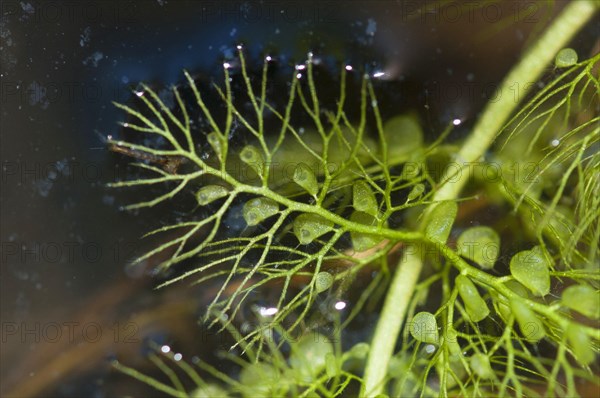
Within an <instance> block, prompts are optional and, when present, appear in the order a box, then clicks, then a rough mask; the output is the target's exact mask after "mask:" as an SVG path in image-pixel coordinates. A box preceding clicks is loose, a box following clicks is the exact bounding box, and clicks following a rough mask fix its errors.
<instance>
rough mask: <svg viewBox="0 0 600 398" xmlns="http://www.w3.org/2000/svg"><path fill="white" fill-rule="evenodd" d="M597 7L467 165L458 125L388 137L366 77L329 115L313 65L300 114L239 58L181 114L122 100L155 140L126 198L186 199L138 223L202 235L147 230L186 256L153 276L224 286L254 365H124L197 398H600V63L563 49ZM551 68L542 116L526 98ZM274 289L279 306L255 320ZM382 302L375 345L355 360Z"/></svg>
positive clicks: (160, 354) (350, 77)
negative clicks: (349, 334) (470, 217)
mask: <svg viewBox="0 0 600 398" xmlns="http://www.w3.org/2000/svg"><path fill="white" fill-rule="evenodd" d="M595 7H596V6H595V5H593V4H592V2H587V1H579V2H574V3H572V4H571V5H569V6H568V7H566V9H565V10H564V11H563V14H561V15H560V16H559V17H558V18H557V20H556V21H555V22H554V23H553V25H551V26H550V27H549V28H548V31H547V32H546V33H545V34H544V35H543V36H542V37H541V38H540V39H539V42H538V43H537V44H535V45H534V46H533V47H532V48H531V49H530V50H529V51H528V53H527V55H526V56H525V57H524V58H523V60H522V61H521V63H520V64H518V65H516V66H515V68H514V69H513V71H512V72H511V74H510V75H509V76H508V77H507V78H506V80H505V82H504V83H503V86H502V87H501V91H500V94H503V96H502V97H500V100H499V101H497V102H495V103H490V105H489V106H488V107H487V108H486V109H485V110H484V112H483V114H482V116H481V118H480V120H479V122H478V123H477V124H476V126H475V127H474V129H473V131H472V133H471V135H470V136H469V137H468V138H467V139H466V140H465V142H464V143H463V144H462V145H461V146H460V147H457V145H455V144H452V145H451V144H448V143H447V142H446V139H447V137H448V135H449V134H450V133H451V131H452V127H453V126H452V125H450V126H448V127H447V128H446V130H445V131H443V132H441V133H440V134H439V138H438V139H436V140H435V141H434V142H426V140H425V137H424V134H423V132H422V131H421V127H420V124H419V121H418V118H417V117H416V116H414V115H412V114H403V115H398V116H394V117H391V118H388V119H386V120H384V117H383V116H382V113H381V111H380V106H379V103H378V99H377V89H376V85H375V84H374V81H373V78H372V77H370V76H369V74H364V75H362V76H361V75H360V73H359V72H357V71H354V70H352V68H350V67H345V66H344V67H342V68H340V77H339V81H338V82H339V91H338V94H337V96H336V98H335V99H334V100H333V101H331V100H327V99H324V98H322V97H321V96H320V86H319V85H318V84H317V81H318V74H319V68H320V66H319V63H318V58H317V57H316V56H314V55H312V54H309V56H308V59H307V61H306V62H305V63H304V64H302V65H299V66H297V67H296V69H295V70H294V71H293V74H292V77H291V79H290V80H289V84H288V85H287V87H286V92H287V94H286V95H287V96H286V99H285V100H284V101H281V99H280V98H277V101H274V100H271V95H272V94H273V90H275V89H274V88H273V87H272V86H271V84H270V80H269V68H270V64H271V62H272V60H271V59H270V57H267V58H266V59H265V61H264V64H263V67H262V69H261V71H260V72H259V73H258V74H259V75H260V78H259V79H255V78H254V74H253V73H251V71H250V68H249V67H248V65H247V63H248V62H247V60H246V56H245V54H244V50H243V48H241V47H239V52H238V55H237V58H236V59H235V60H232V61H231V62H227V63H225V64H224V84H215V85H214V86H212V88H210V89H208V90H209V91H210V93H209V94H207V92H206V90H204V89H203V88H201V87H200V86H199V85H198V84H197V82H196V80H195V79H194V77H192V76H191V75H190V74H189V73H187V72H185V77H186V80H187V84H188V88H187V89H186V91H185V92H184V91H183V90H181V89H178V88H174V89H173V98H174V101H173V102H174V104H175V105H174V106H169V105H167V104H166V103H165V101H164V99H163V98H161V97H160V96H159V95H158V94H157V93H156V92H155V91H153V90H152V89H151V88H150V87H147V86H144V87H143V90H140V91H138V92H137V93H136V94H137V98H139V100H140V101H141V103H142V104H143V105H144V107H145V110H143V111H142V110H137V109H135V108H134V107H130V106H127V105H122V104H116V105H117V106H118V107H120V108H122V109H123V110H124V111H125V112H126V113H127V114H128V115H129V120H128V121H127V123H125V127H127V128H128V129H129V130H131V131H134V132H138V133H140V134H143V135H147V136H150V137H154V138H155V139H152V140H132V141H128V140H124V139H123V140H121V139H112V138H111V139H109V145H110V146H111V148H112V149H113V150H115V151H117V152H120V153H124V154H127V155H131V156H133V157H135V158H137V159H138V160H140V161H139V162H138V163H135V166H137V167H139V168H140V169H141V175H140V176H139V177H137V178H136V179H133V180H128V181H119V182H115V183H113V184H112V186H113V187H142V188H143V187H155V186H159V187H161V189H162V188H163V187H168V188H166V191H161V193H160V194H158V196H156V197H153V198H151V199H148V200H146V201H142V202H139V203H136V204H132V205H129V206H128V208H129V209H142V208H145V207H152V206H156V205H161V204H165V203H167V204H168V203H172V202H174V201H179V200H181V201H184V202H186V201H187V202H193V203H191V204H192V209H193V212H192V213H190V214H191V215H190V216H189V217H188V219H184V220H178V221H177V222H176V223H174V224H172V225H167V226H163V227H160V228H158V229H156V230H154V231H152V232H150V233H149V234H148V235H160V234H164V235H165V236H167V237H168V239H167V240H166V242H164V243H161V244H160V245H158V246H157V247H156V248H155V249H154V250H151V251H150V252H148V253H147V254H145V255H143V256H142V257H140V258H139V259H138V260H137V261H138V262H142V261H144V260H146V259H148V258H150V257H152V256H155V255H157V254H164V253H166V254H167V255H166V256H163V257H164V258H166V259H165V260H164V261H163V262H162V263H161V264H160V265H159V266H158V269H157V270H156V272H157V274H158V275H161V276H163V277H164V278H165V281H164V282H163V283H162V284H161V287H164V286H167V285H173V284H181V285H184V284H185V283H188V282H191V283H195V284H197V283H208V282H209V281H212V282H214V281H217V282H218V284H219V286H220V289H218V291H217V292H216V294H215V295H214V298H213V300H212V302H211V303H210V305H209V306H208V309H207V311H206V318H205V320H206V321H207V322H209V323H210V324H212V325H216V326H218V327H219V330H220V332H221V333H226V334H230V335H232V336H233V338H234V339H235V344H234V346H236V347H239V348H240V349H241V350H242V352H243V356H242V357H239V356H237V355H226V354H225V357H226V358H228V359H229V360H230V361H231V362H232V363H233V364H235V365H236V366H237V367H238V369H239V372H236V373H235V374H225V373H223V372H222V371H221V370H219V369H218V368H217V367H215V366H213V365H211V364H209V363H207V362H204V361H203V360H202V359H197V360H196V361H194V362H195V363H187V362H185V361H182V360H180V359H179V358H175V356H174V355H173V353H171V352H164V351H161V350H160V348H159V347H156V349H155V351H156V353H155V354H151V356H150V359H151V360H152V361H153V362H155V363H156V365H157V367H158V368H159V369H160V370H162V371H163V372H164V374H165V376H166V379H165V380H158V379H154V378H151V377H148V376H145V375H143V374H141V373H139V372H138V371H136V370H134V369H132V368H129V367H127V366H126V362H127V361H126V359H124V360H123V363H124V364H122V363H120V362H115V364H114V366H115V367H116V368H117V369H119V370H121V371H123V372H125V373H127V374H129V375H131V376H133V377H134V378H137V379H139V380H141V381H143V382H145V383H148V384H149V385H151V386H152V387H154V388H156V389H157V390H159V391H162V392H163V393H166V394H168V395H171V396H182V397H184V396H196V397H203V396H206V397H209V396H211V397H213V396H230V395H232V396H240V395H241V396H248V397H250V396H252V397H255V396H338V395H343V394H351V395H358V394H359V393H360V394H361V395H365V396H375V395H377V394H386V395H389V396H491V395H494V396H495V395H498V396H506V395H510V396H513V395H516V396H535V395H546V396H575V395H577V394H578V391H577V385H578V383H579V382H580V381H582V380H585V381H588V382H589V383H593V384H596V385H597V384H598V383H599V382H598V376H597V375H598V363H597V358H598V357H597V354H598V350H599V347H600V327H599V325H598V322H599V320H600V302H599V295H598V293H599V292H598V289H599V279H600V268H599V261H600V250H599V247H598V241H599V240H600V151H599V148H600V146H599V145H600V127H599V126H600V123H599V122H600V116H599V114H600V112H599V108H600V101H599V94H600V81H599V72H598V71H599V67H598V65H599V64H600V55H595V56H593V57H591V58H589V59H584V60H582V61H580V62H578V61H577V54H575V55H573V52H572V50H571V51H564V50H563V51H560V52H559V50H562V48H563V47H564V46H566V44H567V43H568V41H569V40H570V38H571V37H572V36H573V35H574V34H575V33H576V32H577V29H578V28H579V27H581V26H582V25H583V24H584V23H585V22H586V20H587V18H588V16H586V15H588V14H590V15H591V14H593V11H594V8H595ZM557 54H558V55H557ZM555 57H556V59H555ZM580 58H582V57H580ZM551 62H555V68H556V69H555V71H554V76H553V77H552V79H551V81H549V82H548V83H547V84H546V85H545V86H544V87H543V88H542V89H541V90H539V91H538V92H537V93H534V94H533V95H531V96H530V98H528V100H527V102H526V103H525V104H524V105H520V104H519V100H516V99H514V98H512V97H511V96H510V94H509V93H508V92H509V91H508V89H506V87H507V86H508V85H509V84H513V83H514V82H517V83H519V82H522V83H527V82H529V81H535V80H537V79H538V78H539V77H540V75H541V74H542V72H543V71H544V68H545V67H546V66H547V65H548V64H549V63H551ZM350 86H353V87H355V88H356V90H354V91H355V92H353V95H349V94H348V93H349V92H350V88H349V87H350ZM502 90H504V91H502ZM186 95H187V96H190V98H192V99H193V102H194V109H190V107H189V106H188V105H187V102H188V101H187V99H186V98H185V96H186ZM207 96H212V97H211V98H216V101H217V102H219V104H220V105H219V106H217V107H213V105H212V102H214V101H212V100H211V101H210V103H209V101H208V100H207ZM516 109H518V112H515V110H516ZM436 170H444V172H443V173H441V174H440V173H437V172H435V171H436ZM467 183H468V185H467ZM465 187H466V188H465ZM463 188H465V192H468V194H461V191H462V190H463ZM148 192H155V191H154V190H152V189H148ZM478 202H483V203H484V205H487V206H490V207H494V206H495V207H496V208H501V209H504V210H502V211H503V214H502V215H501V217H502V222H501V223H495V224H490V225H486V224H485V223H480V224H479V225H461V224H460V223H459V221H458V218H459V217H460V216H459V214H460V212H461V209H462V210H464V208H465V207H467V206H469V205H472V204H473V203H478ZM371 274H373V275H374V276H371ZM365 275H368V277H365ZM364 278H367V279H369V280H370V282H369V283H368V284H365V283H362V285H361V286H362V287H361V289H363V291H362V293H361V294H359V295H358V296H359V297H358V298H357V299H356V300H355V301H354V302H353V303H352V304H353V305H352V306H351V307H350V308H347V309H345V307H346V305H347V303H346V302H345V301H344V296H345V294H346V293H347V292H348V291H350V290H351V289H352V287H353V286H354V285H356V284H357V283H358V282H360V280H361V279H364ZM267 287H270V288H271V289H275V288H276V289H277V291H278V295H277V297H276V299H275V300H274V301H273V302H272V303H270V305H262V304H257V303H256V302H252V300H251V299H252V297H253V295H254V294H256V292H257V291H260V290H261V289H265V288H267ZM180 288H185V287H184V286H181V287H180ZM382 295H385V299H384V304H383V309H382V310H381V314H380V316H379V318H378V321H377V325H376V326H375V332H374V337H373V338H372V340H367V341H361V342H358V343H356V344H354V345H353V346H351V347H347V346H346V344H342V342H343V338H344V330H345V327H347V325H348V324H349V323H350V322H352V320H353V319H355V318H356V317H357V316H359V315H360V313H361V312H363V311H366V309H367V308H370V309H372V308H373V307H374V306H376V305H377V303H378V302H380V300H381V296H382ZM248 309H249V311H250V312H252V314H253V322H252V323H251V324H249V323H248V322H246V323H244V324H243V325H242V327H240V323H241V322H239V318H240V317H241V314H242V313H245V312H248ZM344 311H345V312H344ZM346 312H347V313H346ZM325 324H326V325H329V326H330V327H329V328H323V325H325ZM325 330H327V331H329V332H328V333H326V332H325ZM398 340H399V341H398ZM184 379H185V380H184Z"/></svg>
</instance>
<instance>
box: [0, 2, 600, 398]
mask: <svg viewBox="0 0 600 398" xmlns="http://www.w3.org/2000/svg"><path fill="white" fill-rule="evenodd" d="M416 3H417V2H406V3H402V4H397V3H395V2H388V1H377V2H368V1H349V2H344V3H341V2H333V1H319V2H317V1H314V2H310V1H308V2H306V1H289V2H283V3H282V2H276V1H264V2H219V1H192V2H190V1H172V0H168V1H160V0H159V1H139V2H133V1H81V2H76V1H64V2H62V1H3V2H2V4H1V6H0V7H1V20H0V29H1V30H0V40H1V42H0V47H1V58H0V61H1V64H0V65H1V81H2V83H1V120H0V126H1V149H0V150H1V157H2V180H1V245H2V268H1V275H0V278H1V281H0V282H1V287H2V290H1V299H2V300H1V305H0V310H1V319H2V358H1V361H0V365H1V380H2V382H1V384H2V386H1V395H2V396H15V397H17V396H18V397H21V396H65V397H67V396H73V397H77V396H96V397H104V396H113V395H122V394H124V393H138V392H139V391H141V390H138V389H137V388H138V387H137V384H136V383H133V382H132V381H131V380H129V379H123V378H122V377H119V376H118V375H114V373H110V370H109V366H108V360H107V358H111V357H113V356H115V355H116V356H119V357H120V358H123V356H124V355H125V356H126V357H127V358H128V359H130V361H129V363H130V364H132V365H135V364H136V363H138V362H140V363H141V359H139V358H141V355H140V354H141V352H142V349H141V348H140V347H141V346H143V344H141V342H143V341H144V339H146V338H148V337H153V338H157V339H159V338H162V339H165V341H167V342H171V343H175V344H177V342H179V345H180V346H181V347H185V346H186V342H190V341H194V336H195V333H196V332H197V330H196V329H194V326H193V325H194V320H195V317H196V315H197V314H198V313H200V309H199V308H195V307H194V305H195V306H196V307H199V306H200V304H197V303H196V304H192V306H191V307H192V309H191V310H190V309H189V297H188V298H187V299H186V297H187V296H189V295H190V293H179V292H178V291H177V290H172V291H167V292H160V293H156V292H154V291H152V286H153V282H152V281H151V280H149V278H147V277H145V276H140V275H138V274H134V273H127V272H126V264H127V263H128V262H129V261H130V260H131V258H132V257H133V256H134V255H135V254H136V253H137V254H139V253H140V252H142V251H143V250H144V248H148V245H149V243H145V242H143V241H140V240H139V239H138V238H139V236H140V235H141V234H142V233H143V232H145V231H147V230H149V229H151V228H153V227H156V226H157V224H158V223H159V222H160V219H161V216H160V214H156V212H153V211H152V210H149V211H142V212H140V213H139V214H131V213H125V212H120V211H119V210H118V208H119V205H121V204H124V203H123V202H124V201H132V200H133V199H135V198H132V197H127V196H126V195H125V196H123V195H115V193H114V192H113V191H110V190H107V189H106V188H105V183H107V182H109V181H112V180H114V179H115V178H116V177H123V176H124V170H123V167H122V164H123V163H122V162H119V161H118V159H117V157H116V156H115V155H114V154H110V153H109V152H108V151H107V150H106V148H105V146H104V144H103V142H102V139H101V138H100V137H101V136H106V135H108V134H115V133H117V132H118V126H117V125H116V122H117V121H119V120H123V117H124V115H123V114H122V112H120V111H118V110H117V109H116V108H115V107H114V106H112V104H111V101H121V102H127V101H128V100H129V99H130V96H131V92H130V90H131V88H134V87H135V86H136V85H137V83H138V82H140V81H146V82H152V83H155V84H157V85H159V86H161V85H165V86H167V85H170V84H176V83H179V82H181V79H182V74H181V70H182V69H183V68H186V69H188V70H190V71H193V72H194V73H196V74H200V75H203V76H213V75H215V74H217V73H220V72H218V71H220V68H221V64H222V62H223V59H226V58H228V57H231V55H232V54H233V53H234V52H235V46H236V45H237V44H239V43H244V46H245V50H246V51H247V52H248V54H249V55H250V58H251V59H258V58H259V57H260V56H263V55H264V54H267V53H269V54H276V55H277V56H278V62H281V63H290V64H292V63H295V62H302V61H303V60H304V59H305V56H306V52H307V51H309V50H310V51H313V52H314V53H315V54H316V55H317V56H321V57H323V58H324V59H327V60H328V61H330V62H331V63H332V65H333V64H336V67H337V65H339V64H341V63H342V62H347V63H350V64H353V65H357V66H360V67H367V69H369V70H371V71H374V72H376V71H381V72H384V73H385V75H384V76H383V78H382V81H389V82H390V87H394V89H393V90H394V91H393V92H391V91H390V92H388V93H387V96H388V97H389V98H391V99H392V100H391V101H390V103H388V104H387V105H386V106H387V111H388V113H389V114H393V113H395V112H400V111H404V110H408V109H414V110H416V111H417V112H418V113H419V114H420V115H421V117H422V119H423V123H424V126H425V129H426V131H427V132H428V134H435V133H436V132H438V131H440V126H443V125H445V124H446V123H447V122H448V121H450V120H453V119H455V118H459V119H461V120H462V121H463V124H462V125H461V127H460V128H458V129H457V131H456V132H455V133H454V134H455V136H460V135H461V134H464V132H466V131H468V127H469V126H470V125H472V122H473V121H474V119H475V117H476V115H477V113H478V112H479V111H480V109H481V106H482V104H483V103H484V101H485V99H486V95H489V93H490V92H491V91H493V90H492V89H493V87H495V86H494V85H496V84H498V82H499V80H500V79H501V78H502V76H503V75H504V74H505V73H506V71H507V70H508V69H509V67H510V66H511V65H512V64H513V63H514V62H515V61H516V60H517V59H518V58H519V51H520V49H521V48H522V47H523V46H524V45H525V44H526V43H527V40H528V38H529V36H530V31H531V29H532V28H533V27H534V26H535V22H537V21H539V20H543V18H544V16H545V15H546V16H547V15H550V14H552V13H554V12H556V10H557V9H559V8H560V7H561V6H562V4H563V3H558V4H557V6H556V9H555V10H554V11H549V13H546V11H543V10H537V11H536V10H533V12H534V13H533V14H532V16H530V20H529V21H527V20H526V21H521V22H518V23H509V24H508V25H506V24H504V23H503V22H502V18H501V17H506V18H508V19H509V20H511V21H513V20H514V13H515V11H516V12H517V13H519V12H525V11H527V10H529V11H531V10H530V8H531V6H532V4H533V3H532V2H505V3H504V5H503V6H502V7H499V8H497V9H494V10H492V9H489V10H487V11H485V13H484V12H483V11H476V10H474V11H473V10H472V11H471V12H466V11H464V10H463V11H458V12H459V14H456V12H455V11H452V10H450V11H442V10H441V9H440V8H439V7H438V8H435V7H434V8H432V10H431V12H430V13H427V14H425V15H419V14H418V13H417V11H416V9H417V5H416ZM498 13H500V14H498ZM586 34H587V35H588V36H585V35H583V36H582V37H583V38H582V40H580V43H581V46H582V48H589V47H591V46H588V44H589V38H588V37H589V35H590V34H592V35H593V34H594V33H593V29H589V32H587V33H586ZM484 35H487V36H484ZM586 46H587V47H586ZM219 76H220V74H219ZM194 294H197V296H196V300H200V301H201V300H202V299H206V298H207V297H209V296H210V289H208V290H204V291H195V293H194ZM186 300H187V301H186ZM172 303H175V304H172ZM177 303H179V304H177ZM157 308H163V309H164V313H167V314H169V315H168V316H167V315H164V314H163V313H162V312H160V311H158V310H157ZM178 310H181V314H182V315H181V316H178V315H177V311H178ZM153 311H154V312H153ZM158 312H160V313H158ZM169 316H172V317H171V318H170V317H169ZM186 325H187V326H186ZM189 325H192V326H191V327H190V326H189ZM195 344H200V346H202V343H198V342H197V341H196V343H195ZM205 345H206V343H205ZM182 350H183V348H182ZM190 350H191V349H190ZM138 357H139V358H138ZM78 358H79V359H78ZM136 361H138V362H136Z"/></svg>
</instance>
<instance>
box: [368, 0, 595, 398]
mask: <svg viewBox="0 0 600 398" xmlns="http://www.w3.org/2000/svg"><path fill="white" fill-rule="evenodd" d="M597 8H598V7H597V5H596V4H595V2H594V1H591V0H589V1H588V0H586V1H583V0H579V1H573V2H571V3H569V4H568V5H567V6H566V7H565V9H564V10H563V12H562V13H561V14H560V15H559V16H558V17H557V19H556V20H555V21H554V22H553V23H552V25H551V26H550V27H549V28H548V30H547V31H546V32H545V33H544V35H543V36H542V37H541V38H540V39H539V40H538V41H537V42H536V43H535V45H534V46H533V47H532V48H531V49H529V50H528V51H527V53H526V54H525V56H524V57H523V59H522V60H521V61H520V62H519V63H518V64H517V65H516V67H515V68H513V70H512V71H511V72H510V73H509V74H508V76H507V77H506V78H505V79H504V81H503V82H502V85H501V86H500V91H499V93H498V101H496V102H490V103H488V105H487V106H486V108H485V109H484V111H483V114H482V116H481V118H480V119H479V121H478V123H477V124H476V126H475V127H474V129H473V132H472V133H471V134H470V136H469V137H468V138H467V140H466V141H465V143H464V144H463V146H462V148H461V150H460V151H459V153H458V155H457V158H456V160H457V161H458V162H459V164H458V166H459V167H458V171H457V172H452V173H446V174H445V175H444V177H443V178H442V180H441V181H442V182H447V183H445V184H443V185H442V186H441V187H440V189H439V190H438V191H437V192H436V193H435V196H434V202H437V201H441V200H453V199H455V198H456V197H457V196H458V195H459V193H460V191H461V190H462V188H463V187H464V185H465V183H466V182H467V180H468V178H469V173H467V172H465V168H466V167H468V166H470V164H472V162H477V161H479V160H480V159H481V157H482V156H483V154H484V153H485V151H486V150H487V148H488V147H489V146H490V144H491V143H492V141H493V140H494V139H495V137H496V136H497V134H498V132H499V131H500V130H501V128H502V126H503V125H504V123H506V121H507V120H508V118H509V116H510V115H511V114H512V113H513V111H514V110H515V108H516V107H517V106H518V104H519V102H520V101H521V99H522V98H524V97H525V95H526V94H527V92H528V91H529V89H530V88H531V86H532V84H530V83H533V82H535V81H536V80H537V79H538V78H539V76H540V75H541V74H542V72H543V71H544V69H545V67H546V65H547V64H548V63H549V62H551V61H552V59H553V58H554V57H555V55H556V53H557V52H558V51H559V50H561V49H562V48H563V47H564V46H565V45H566V44H567V43H568V42H569V40H571V38H572V37H573V36H574V35H575V34H576V33H577V32H578V31H579V29H581V28H582V27H583V26H584V25H585V24H586V23H587V21H588V20H589V19H590V18H591V17H592V16H593V14H594V12H595V11H596V10H597ZM515 87H517V88H518V90H519V91H518V92H519V96H518V97H517V98H514V96H513V95H512V94H513V91H514V88H515ZM454 170H456V169H454ZM449 181H452V183H449ZM430 209H431V207H430V208H429V209H427V210H426V211H429V210H430ZM411 248H414V246H413V247H409V248H407V249H411ZM422 268H423V263H422V261H421V256H420V253H419V251H418V250H417V249H416V248H414V250H407V251H406V252H405V255H404V256H402V258H401V260H400V263H399V265H398V269H397V271H396V275H395V276H394V279H393V280H392V282H391V285H390V289H389V291H388V293H387V296H386V299H385V303H384V306H383V309H382V312H381V315H380V318H379V321H378V323H377V326H376V328H375V333H374V335H373V339H372V343H371V351H370V353H369V358H368V360H367V364H366V368H365V376H364V384H363V389H362V392H361V396H369V397H370V396H376V395H378V394H381V393H382V392H383V391H384V385H385V381H386V380H385V377H386V374H387V369H388V364H389V361H390V359H391V357H392V354H393V352H394V348H395V345H396V340H397V337H398V335H399V333H400V329H401V328H402V324H403V322H404V317H405V316H406V310H407V308H408V302H409V301H410V298H411V297H412V295H413V292H414V288H415V285H416V282H417V279H418V277H419V274H420V273H421V269H422Z"/></svg>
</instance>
